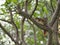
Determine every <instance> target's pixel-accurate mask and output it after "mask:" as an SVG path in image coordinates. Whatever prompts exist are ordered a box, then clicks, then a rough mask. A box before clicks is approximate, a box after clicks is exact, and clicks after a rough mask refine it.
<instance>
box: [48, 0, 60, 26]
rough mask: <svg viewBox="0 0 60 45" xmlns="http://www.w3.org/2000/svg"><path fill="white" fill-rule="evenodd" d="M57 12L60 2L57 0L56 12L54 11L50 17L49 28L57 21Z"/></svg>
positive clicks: (59, 9) (59, 8)
mask: <svg viewBox="0 0 60 45" xmlns="http://www.w3.org/2000/svg"><path fill="white" fill-rule="evenodd" d="M59 12H60V0H58V4H57V7H56V10H55V12H54V13H53V15H52V18H51V21H50V22H49V25H50V26H53V24H54V22H55V21H56V19H57V16H58V15H59Z"/></svg>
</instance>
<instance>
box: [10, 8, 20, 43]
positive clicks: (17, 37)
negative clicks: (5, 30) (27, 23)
mask: <svg viewBox="0 0 60 45" xmlns="http://www.w3.org/2000/svg"><path fill="white" fill-rule="evenodd" d="M9 12H10V16H11V22H12V24H13V25H14V26H15V28H16V34H17V35H16V41H17V42H18V40H19V34H18V27H17V26H16V24H15V23H14V20H13V14H12V10H11V8H9Z"/></svg>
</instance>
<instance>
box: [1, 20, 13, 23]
mask: <svg viewBox="0 0 60 45" xmlns="http://www.w3.org/2000/svg"><path fill="white" fill-rule="evenodd" d="M0 20H1V21H4V22H7V23H9V24H12V23H11V22H10V21H8V20H5V19H0Z"/></svg>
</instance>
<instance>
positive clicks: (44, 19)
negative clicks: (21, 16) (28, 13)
mask: <svg viewBox="0 0 60 45" xmlns="http://www.w3.org/2000/svg"><path fill="white" fill-rule="evenodd" d="M35 20H36V21H37V22H38V23H40V24H41V25H44V26H47V20H48V19H47V18H35ZM43 32H44V36H46V33H47V31H46V30H44V31H43Z"/></svg>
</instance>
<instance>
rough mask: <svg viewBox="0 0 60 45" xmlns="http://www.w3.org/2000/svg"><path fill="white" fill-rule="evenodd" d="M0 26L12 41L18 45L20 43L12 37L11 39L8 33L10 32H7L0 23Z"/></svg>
mask: <svg viewBox="0 0 60 45" xmlns="http://www.w3.org/2000/svg"><path fill="white" fill-rule="evenodd" d="M0 27H1V29H2V30H3V31H4V32H5V33H6V34H7V35H8V36H9V37H10V38H11V40H12V41H13V42H15V43H17V44H18V45H20V44H19V43H18V42H17V41H15V40H14V39H13V37H12V36H11V35H10V33H9V32H7V30H6V29H5V28H4V27H3V26H2V25H1V24H0Z"/></svg>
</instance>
